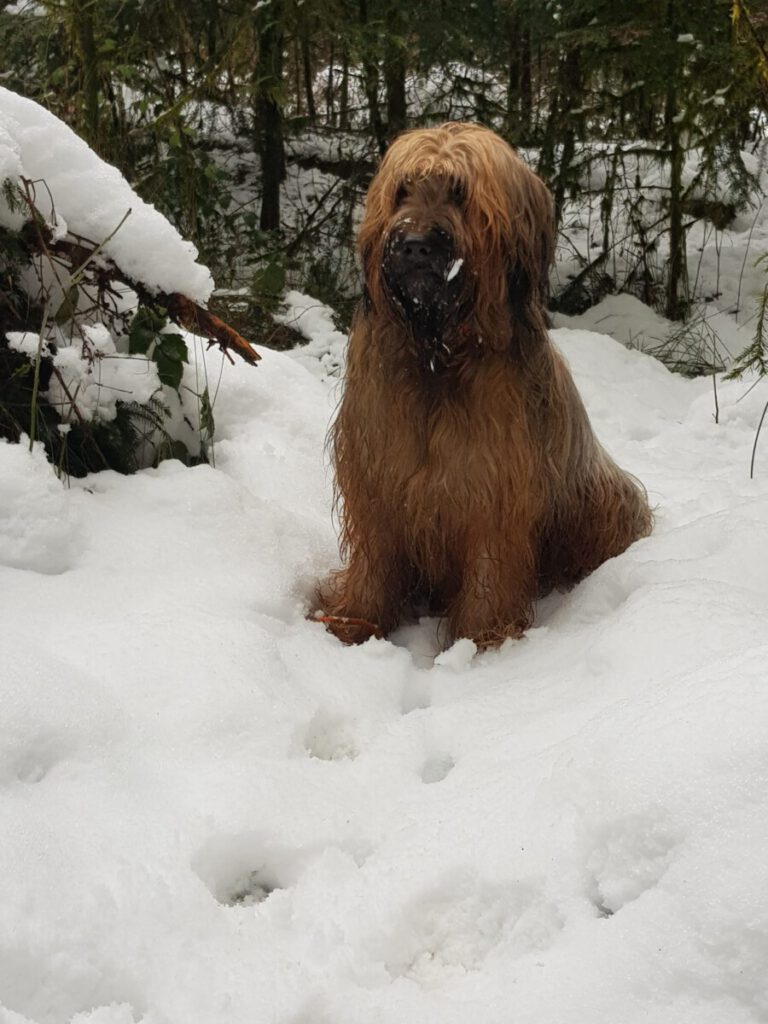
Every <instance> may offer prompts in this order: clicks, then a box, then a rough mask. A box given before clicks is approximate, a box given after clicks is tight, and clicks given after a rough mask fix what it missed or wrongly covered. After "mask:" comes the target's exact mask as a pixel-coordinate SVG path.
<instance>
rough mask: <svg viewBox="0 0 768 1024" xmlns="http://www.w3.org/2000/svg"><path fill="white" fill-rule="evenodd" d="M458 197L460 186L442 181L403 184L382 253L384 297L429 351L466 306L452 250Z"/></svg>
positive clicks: (457, 234)
mask: <svg viewBox="0 0 768 1024" xmlns="http://www.w3.org/2000/svg"><path fill="white" fill-rule="evenodd" d="M463 195H464V191H463V188H462V186H461V185H460V183H457V182H453V181H450V180H448V179H445V178H443V177H438V176H433V177H427V178H422V179H418V180H416V181H413V180H406V181H404V182H403V183H402V184H401V185H400V187H399V189H398V193H397V196H396V200H395V201H396V211H395V213H394V216H393V217H392V219H391V222H390V226H389V229H388V230H387V232H386V237H385V241H384V246H383V250H382V257H381V273H382V277H383V283H384V287H385V289H386V292H387V296H388V298H389V299H390V300H391V301H392V303H393V305H394V306H395V308H396V309H397V310H398V311H399V312H400V313H401V314H402V315H403V316H404V317H405V320H406V321H407V323H408V324H409V325H410V327H411V329H412V331H413V334H414V336H415V337H416V338H417V339H418V340H419V341H420V342H421V343H423V344H425V345H426V346H428V347H429V348H430V349H432V350H439V348H440V343H441V340H442V338H443V335H444V334H445V333H446V331H448V330H450V327H451V326H452V325H455V324H456V323H457V322H459V321H460V320H461V319H463V317H464V316H466V312H467V310H468V309H469V308H471V305H472V284H471V279H470V278H469V276H468V274H467V271H466V269H465V258H464V256H463V255H461V253H460V251H459V249H458V247H457V246H458V245H459V244H460V243H461V237H462V225H461V204H462V201H463Z"/></svg>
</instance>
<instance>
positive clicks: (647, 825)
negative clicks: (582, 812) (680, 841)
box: [586, 814, 676, 917]
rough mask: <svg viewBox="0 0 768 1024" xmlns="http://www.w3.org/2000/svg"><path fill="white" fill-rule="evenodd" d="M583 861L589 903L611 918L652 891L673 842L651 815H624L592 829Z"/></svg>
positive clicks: (667, 861) (661, 875)
mask: <svg viewBox="0 0 768 1024" xmlns="http://www.w3.org/2000/svg"><path fill="white" fill-rule="evenodd" d="M594 840H595V845H594V847H593V849H592V853H591V854H590V855H589V857H588V858H587V864H586V867H587V872H588V875H589V889H590V892H591V898H592V902H593V903H594V905H595V907H596V908H597V911H598V913H599V914H600V916H601V917H611V916H613V914H616V913H617V912H618V911H619V910H621V909H622V907H625V906H627V904H628V903H633V902H634V901H635V900H637V899H639V898H640V897H641V896H642V895H643V893H646V892H648V891H649V890H650V889H653V888H654V886H656V885H657V884H658V883H659V882H660V881H661V879H662V877H663V876H664V874H665V872H666V870H667V868H668V867H669V865H670V862H671V860H672V856H673V851H674V848H675V845H676V844H675V840H674V838H673V836H672V834H671V833H670V832H669V831H668V830H667V829H666V828H665V827H664V825H663V823H662V822H660V821H658V820H657V819H656V818H655V816H654V815H653V814H650V815H644V814H633V815H627V816H626V817H624V818H620V819H618V820H616V821H609V822H603V823H600V825H598V827H597V828H596V829H594Z"/></svg>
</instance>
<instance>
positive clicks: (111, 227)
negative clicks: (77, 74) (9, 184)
mask: <svg viewBox="0 0 768 1024" xmlns="http://www.w3.org/2000/svg"><path fill="white" fill-rule="evenodd" d="M21 175H23V176H24V177H26V178H28V179H31V180H32V181H34V182H36V183H37V187H36V204H37V206H38V208H39V210H40V212H41V213H42V215H43V216H44V217H45V218H46V220H47V221H49V223H50V224H51V226H52V228H53V230H54V233H57V232H58V234H59V235H62V234H65V233H66V231H67V230H69V231H71V232H74V233H75V234H78V235H82V236H83V237H85V238H88V239H90V240H91V241H93V242H95V243H99V242H102V241H104V239H106V238H107V237H108V236H109V235H110V234H111V233H112V232H113V231H115V229H116V228H117V226H118V224H120V222H121V220H122V219H123V217H124V216H125V214H126V213H127V212H128V210H130V211H131V213H130V216H129V217H128V218H127V220H126V221H125V223H124V224H123V225H122V227H121V228H120V230H119V231H117V233H116V234H115V235H114V236H113V237H112V238H110V239H109V241H107V242H106V243H105V244H104V250H103V251H104V253H105V255H106V256H108V257H110V258H111V259H112V260H113V261H114V262H115V263H116V264H117V265H118V266H119V267H120V268H121V269H122V270H123V271H124V272H125V273H126V274H128V275H129V276H130V277H131V278H132V279H133V280H135V281H140V282H141V283H143V284H144V285H145V286H146V287H147V288H149V289H150V290H151V291H163V292H181V293H182V294H183V295H186V296H187V297H188V298H190V299H193V300H194V301H196V302H199V303H205V302H207V301H208V298H209V297H210V295H211V292H212V291H213V279H212V277H211V274H210V271H209V270H208V268H207V267H204V266H202V265H201V264H200V263H198V262H197V249H196V248H195V247H194V245H192V243H191V242H185V241H184V240H183V239H182V238H181V236H180V235H179V233H178V232H177V231H176V229H175V228H174V227H172V226H171V224H169V223H168V221H167V220H166V219H165V217H163V215H162V214H161V213H159V212H158V211H157V210H156V209H155V208H154V207H153V206H150V205H149V204H148V203H145V202H144V201H143V200H142V199H140V198H139V197H138V196H137V195H136V193H135V192H134V191H133V190H132V189H131V187H130V185H129V184H128V182H127V181H126V180H125V178H124V177H123V176H122V174H121V173H120V172H119V171H118V170H117V169H116V168H115V167H112V166H110V165H109V164H107V163H105V162H104V161H103V160H101V159H100V158H99V157H98V156H97V155H96V154H95V153H94V152H93V150H91V149H89V147H88V146H87V144H86V143H85V142H84V141H83V140H82V139H81V138H79V137H78V136H77V135H75V133H74V132H73V131H71V130H70V129H69V128H68V127H67V126H66V125H65V124H64V123H63V122H62V121H60V120H59V119H58V118H57V117H55V116H54V115H53V114H50V113H49V112H48V111H47V110H45V109H44V108H43V107H41V106H40V105H39V104H37V103H35V102H34V101H32V100H28V99H25V98H24V97H23V96H18V95H17V94H16V93H14V92H11V91H10V90H9V89H5V88H2V87H0V180H5V179H7V178H11V179H15V180H18V178H19V177H20V176H21ZM43 182H44V183H45V186H47V188H46V187H45V186H44V185H43V184H42V183H43ZM49 192H50V196H49V194H48V193H49ZM51 197H52V199H53V204H54V205H53V206H52V203H51ZM0 223H1V224H4V225H5V226H10V227H18V226H19V215H18V214H10V212H9V211H8V210H7V207H6V206H5V203H4V202H3V201H2V200H0Z"/></svg>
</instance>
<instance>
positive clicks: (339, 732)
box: [302, 710, 360, 761]
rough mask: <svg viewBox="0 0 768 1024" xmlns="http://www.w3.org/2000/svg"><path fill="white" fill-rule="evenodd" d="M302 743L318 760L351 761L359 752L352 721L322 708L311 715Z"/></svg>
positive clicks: (311, 755)
mask: <svg viewBox="0 0 768 1024" xmlns="http://www.w3.org/2000/svg"><path fill="white" fill-rule="evenodd" d="M302 745H303V747H304V750H306V752H307V753H308V754H309V756H310V757H316V758H318V760H320V761H351V760H354V758H356V757H357V755H358V754H359V753H360V751H359V750H358V746H357V741H356V739H355V736H354V733H353V730H352V723H351V722H350V721H349V720H348V719H345V718H343V717H342V716H340V715H333V714H330V713H328V712H326V711H322V710H321V711H317V712H316V713H315V714H314V715H313V716H312V720H311V721H310V723H309V725H308V727H307V731H306V733H305V734H304V741H303V744H302Z"/></svg>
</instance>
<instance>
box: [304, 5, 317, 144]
mask: <svg viewBox="0 0 768 1024" xmlns="http://www.w3.org/2000/svg"><path fill="white" fill-rule="evenodd" d="M301 64H302V69H303V74H304V94H305V96H306V100H307V115H308V116H309V120H310V122H311V123H312V124H314V123H315V121H316V120H317V110H316V108H315V90H314V78H315V76H314V72H313V70H312V51H311V50H310V48H309V24H308V23H307V22H306V21H305V22H304V23H303V25H302V27H301Z"/></svg>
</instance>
